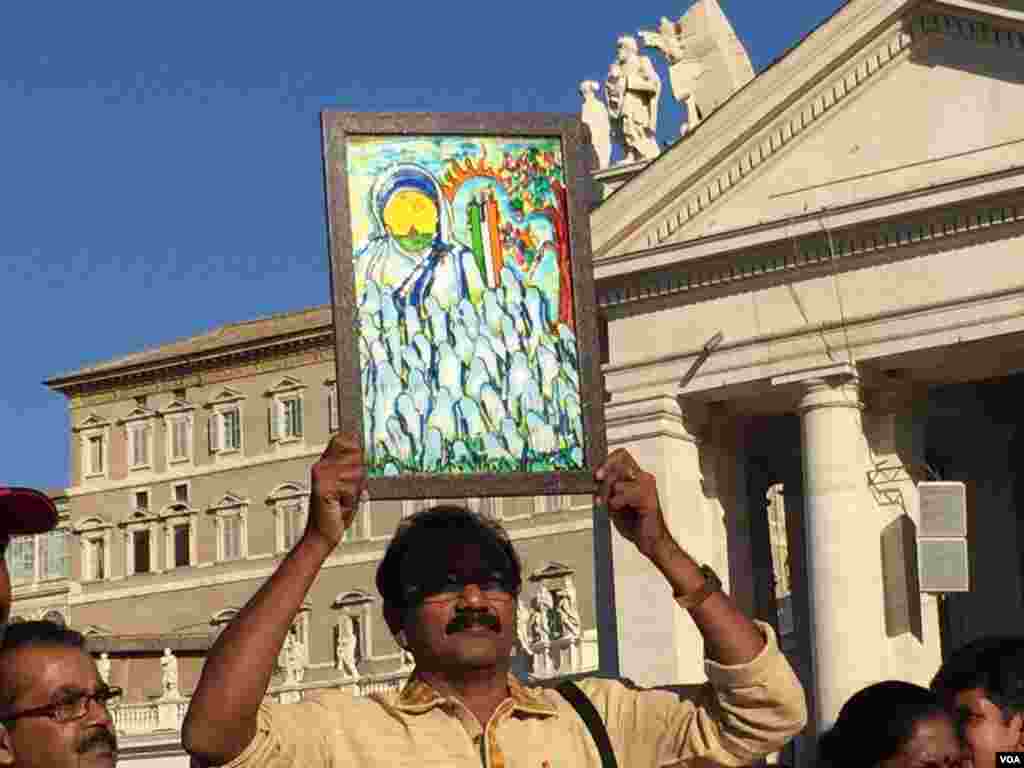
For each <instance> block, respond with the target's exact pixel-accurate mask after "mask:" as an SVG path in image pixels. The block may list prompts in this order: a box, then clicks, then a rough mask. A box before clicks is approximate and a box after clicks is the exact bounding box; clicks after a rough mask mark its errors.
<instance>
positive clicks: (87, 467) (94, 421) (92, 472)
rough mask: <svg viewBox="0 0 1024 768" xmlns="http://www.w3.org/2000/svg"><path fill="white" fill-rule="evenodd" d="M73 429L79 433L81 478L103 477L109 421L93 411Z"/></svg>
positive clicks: (105, 468)
mask: <svg viewBox="0 0 1024 768" xmlns="http://www.w3.org/2000/svg"><path fill="white" fill-rule="evenodd" d="M74 431H75V432H77V433H78V435H79V437H78V439H79V443H78V451H79V456H80V461H81V464H80V470H81V473H82V479H83V480H92V479H95V478H100V477H105V476H106V474H107V464H108V461H107V448H108V446H109V442H108V438H109V437H110V422H109V421H107V420H106V419H104V418H101V417H100V416H98V415H96V414H95V413H94V414H91V415H90V416H89V417H88V418H87V419H85V420H84V421H82V422H81V423H79V424H78V426H76V427H74Z"/></svg>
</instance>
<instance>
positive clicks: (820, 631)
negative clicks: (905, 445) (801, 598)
mask: <svg viewBox="0 0 1024 768" xmlns="http://www.w3.org/2000/svg"><path fill="white" fill-rule="evenodd" d="M833 370H834V369H833ZM829 373H831V371H829ZM802 385H803V387H804V392H803V396H802V397H801V398H800V403H799V412H800V417H801V431H802V437H803V472H804V505H805V506H804V510H805V526H806V546H807V577H808V581H809V582H810V583H809V585H808V586H809V590H808V591H809V597H810V614H811V643H812V647H813V663H814V680H815V694H816V696H815V698H816V702H817V726H818V728H819V732H821V730H823V729H824V728H827V727H828V726H830V725H831V724H832V723H833V722H834V721H835V718H836V716H837V715H838V713H839V708H840V707H841V706H842V705H843V703H845V701H846V700H847V699H848V698H849V697H850V696H851V695H852V694H853V693H855V692H856V691H858V690H860V689H861V688H863V687H864V686H866V685H869V684H871V683H874V682H877V681H878V680H879V679H881V671H882V669H883V668H884V663H883V659H884V657H885V654H886V651H887V649H886V647H885V643H884V619H883V602H882V601H883V595H882V569H881V558H880V554H879V521H878V519H877V518H878V515H877V512H876V509H875V506H874V503H873V502H872V500H871V497H870V493H869V491H868V487H867V470H868V462H867V457H866V444H865V438H864V431H863V427H862V424H861V409H862V402H861V398H860V387H859V382H858V380H857V378H856V374H855V371H854V370H853V369H852V367H849V369H848V371H846V372H841V373H839V375H828V376H826V377H824V378H812V377H808V378H805V379H804V380H803V382H802Z"/></svg>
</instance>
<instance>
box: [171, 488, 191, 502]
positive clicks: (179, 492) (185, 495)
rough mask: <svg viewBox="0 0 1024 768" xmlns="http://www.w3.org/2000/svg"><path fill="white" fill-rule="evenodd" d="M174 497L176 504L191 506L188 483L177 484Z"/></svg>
mask: <svg viewBox="0 0 1024 768" xmlns="http://www.w3.org/2000/svg"><path fill="white" fill-rule="evenodd" d="M173 495H174V503H175V504H189V503H190V502H189V488H188V483H175V484H174V491H173Z"/></svg>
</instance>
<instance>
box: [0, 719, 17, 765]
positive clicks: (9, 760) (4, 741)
mask: <svg viewBox="0 0 1024 768" xmlns="http://www.w3.org/2000/svg"><path fill="white" fill-rule="evenodd" d="M0 765H2V766H8V765H14V740H13V739H12V738H11V732H10V731H8V730H7V728H6V727H5V726H3V725H2V724H0Z"/></svg>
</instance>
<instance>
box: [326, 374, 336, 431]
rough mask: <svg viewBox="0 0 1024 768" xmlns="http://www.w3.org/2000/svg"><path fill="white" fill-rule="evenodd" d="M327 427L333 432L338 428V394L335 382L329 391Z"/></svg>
mask: <svg viewBox="0 0 1024 768" xmlns="http://www.w3.org/2000/svg"><path fill="white" fill-rule="evenodd" d="M327 429H328V430H329V431H331V432H336V431H337V429H338V396H337V395H336V394H335V391H334V385H333V384H332V385H331V388H330V389H329V390H328V391H327Z"/></svg>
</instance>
